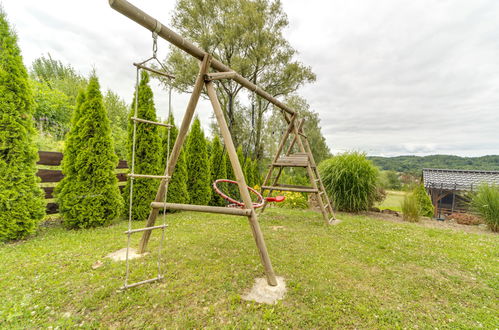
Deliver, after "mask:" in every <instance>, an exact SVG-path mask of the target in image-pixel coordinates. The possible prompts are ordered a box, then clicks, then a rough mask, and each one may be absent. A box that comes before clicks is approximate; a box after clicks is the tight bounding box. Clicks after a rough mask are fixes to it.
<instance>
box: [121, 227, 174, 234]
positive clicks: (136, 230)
mask: <svg viewBox="0 0 499 330" xmlns="http://www.w3.org/2000/svg"><path fill="white" fill-rule="evenodd" d="M166 227H168V225H159V226H153V227H145V228H138V229H132V230H127V231H125V234H133V233H138V232H141V231H150V230H154V229H160V228H166Z"/></svg>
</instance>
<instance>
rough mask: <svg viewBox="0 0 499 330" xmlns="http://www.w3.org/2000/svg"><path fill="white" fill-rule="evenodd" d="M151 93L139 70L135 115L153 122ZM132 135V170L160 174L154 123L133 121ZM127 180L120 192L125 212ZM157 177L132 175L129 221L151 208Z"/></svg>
mask: <svg viewBox="0 0 499 330" xmlns="http://www.w3.org/2000/svg"><path fill="white" fill-rule="evenodd" d="M153 98H154V95H153V92H152V89H151V87H150V86H149V74H148V73H147V72H145V71H142V72H141V77H140V83H139V88H138V98H137V99H138V107H137V117H138V118H141V119H145V120H151V121H157V119H156V108H155V107H154V99H153ZM135 101H136V96H135V95H134V98H133V102H132V106H131V109H130V117H133V116H134V113H135ZM136 125H137V126H136V135H135V169H134V171H135V173H137V174H152V175H162V174H163V173H162V166H161V158H162V155H161V138H160V136H159V133H158V126H156V125H152V124H147V123H139V122H138V123H137V124H136ZM133 126H134V124H133V121H131V120H130V122H129V124H128V140H127V147H128V164H130V167H131V166H132V148H133ZM130 180H131V179H128V181H127V184H126V187H125V189H124V190H123V195H124V197H125V201H126V203H125V210H126V211H125V214H127V213H128V210H129V203H130V199H129V196H130V183H131V182H130ZM158 187H159V180H158V179H147V178H136V179H134V183H133V200H132V204H133V208H132V220H145V219H146V218H147V216H148V215H149V212H150V210H151V206H150V205H151V202H152V201H153V200H154V198H155V197H156V192H157V191H158Z"/></svg>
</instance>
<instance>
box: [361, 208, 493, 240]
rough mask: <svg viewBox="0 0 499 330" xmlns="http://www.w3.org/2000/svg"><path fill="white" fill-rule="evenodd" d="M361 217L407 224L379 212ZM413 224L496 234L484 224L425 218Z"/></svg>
mask: <svg viewBox="0 0 499 330" xmlns="http://www.w3.org/2000/svg"><path fill="white" fill-rule="evenodd" d="M362 215H365V216H367V217H370V218H373V219H380V220H387V221H392V222H399V223H401V222H404V223H408V222H407V221H404V219H403V218H402V217H398V216H395V215H392V214H386V213H379V212H363V213H362ZM415 224H417V225H420V226H423V227H428V228H440V229H452V230H459V231H465V232H469V233H476V234H491V235H497V233H494V232H491V231H490V230H489V229H488V228H487V226H486V225H484V224H481V225H477V226H469V225H462V224H459V223H457V222H456V221H455V220H453V219H450V220H445V221H438V220H434V219H430V218H427V217H422V218H421V220H420V221H419V222H415Z"/></svg>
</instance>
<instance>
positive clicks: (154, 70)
mask: <svg viewBox="0 0 499 330" xmlns="http://www.w3.org/2000/svg"><path fill="white" fill-rule="evenodd" d="M133 65H135V66H136V67H137V68H140V69H142V70H146V71H149V72H152V73H155V74H157V75H160V76H163V77H166V78H169V79H175V76H174V75H172V74H169V73H167V72H162V71H158V70H156V69H153V68H150V67H148V66H145V65H143V64H140V63H133Z"/></svg>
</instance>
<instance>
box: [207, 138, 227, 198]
mask: <svg viewBox="0 0 499 330" xmlns="http://www.w3.org/2000/svg"><path fill="white" fill-rule="evenodd" d="M226 157H227V156H226V153H225V150H224V148H223V146H222V143H221V142H220V138H219V137H218V135H215V136H214V137H213V141H212V142H211V183H213V182H215V180H217V179H225V178H226V177H227V167H226V165H227V160H226V159H225V158H226ZM226 204H227V203H226V202H225V200H224V199H223V198H222V197H220V196H219V195H218V194H217V193H215V192H213V193H212V195H211V200H210V205H213V206H225V205H226Z"/></svg>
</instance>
